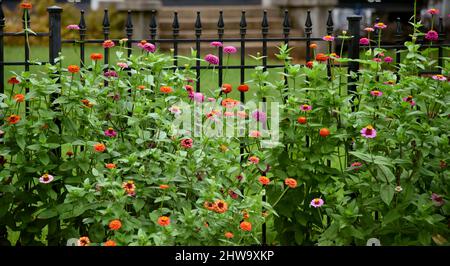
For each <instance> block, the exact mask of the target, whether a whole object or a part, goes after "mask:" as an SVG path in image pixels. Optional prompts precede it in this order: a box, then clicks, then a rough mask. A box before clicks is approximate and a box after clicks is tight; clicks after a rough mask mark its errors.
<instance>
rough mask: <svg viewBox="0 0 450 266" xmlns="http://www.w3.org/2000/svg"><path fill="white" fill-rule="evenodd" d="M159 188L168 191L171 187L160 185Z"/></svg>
mask: <svg viewBox="0 0 450 266" xmlns="http://www.w3.org/2000/svg"><path fill="white" fill-rule="evenodd" d="M159 188H160V189H168V188H169V185H159Z"/></svg>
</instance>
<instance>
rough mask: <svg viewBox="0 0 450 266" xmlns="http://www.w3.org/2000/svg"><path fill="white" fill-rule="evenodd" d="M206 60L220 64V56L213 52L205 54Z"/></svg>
mask: <svg viewBox="0 0 450 266" xmlns="http://www.w3.org/2000/svg"><path fill="white" fill-rule="evenodd" d="M205 61H206V62H208V63H209V64H211V65H218V64H219V58H218V57H217V56H215V55H213V54H207V55H206V56H205Z"/></svg>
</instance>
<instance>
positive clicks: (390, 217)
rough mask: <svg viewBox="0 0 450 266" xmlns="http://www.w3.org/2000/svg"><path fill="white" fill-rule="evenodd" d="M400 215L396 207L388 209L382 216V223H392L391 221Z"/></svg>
mask: <svg viewBox="0 0 450 266" xmlns="http://www.w3.org/2000/svg"><path fill="white" fill-rule="evenodd" d="M400 217H402V215H401V214H400V213H399V212H398V210H397V209H393V210H390V211H389V212H388V213H387V214H386V215H384V217H383V221H382V222H383V225H388V224H390V223H392V222H393V221H395V220H397V219H399V218H400Z"/></svg>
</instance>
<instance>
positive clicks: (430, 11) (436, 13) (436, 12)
mask: <svg viewBox="0 0 450 266" xmlns="http://www.w3.org/2000/svg"><path fill="white" fill-rule="evenodd" d="M427 13H428V14H430V15H438V14H439V9H437V8H430V9H428V10H427Z"/></svg>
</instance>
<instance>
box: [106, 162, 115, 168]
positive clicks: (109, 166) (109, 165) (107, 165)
mask: <svg viewBox="0 0 450 266" xmlns="http://www.w3.org/2000/svg"><path fill="white" fill-rule="evenodd" d="M105 167H106V168H108V169H114V168H116V167H117V166H116V164H114V163H107V164H105Z"/></svg>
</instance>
